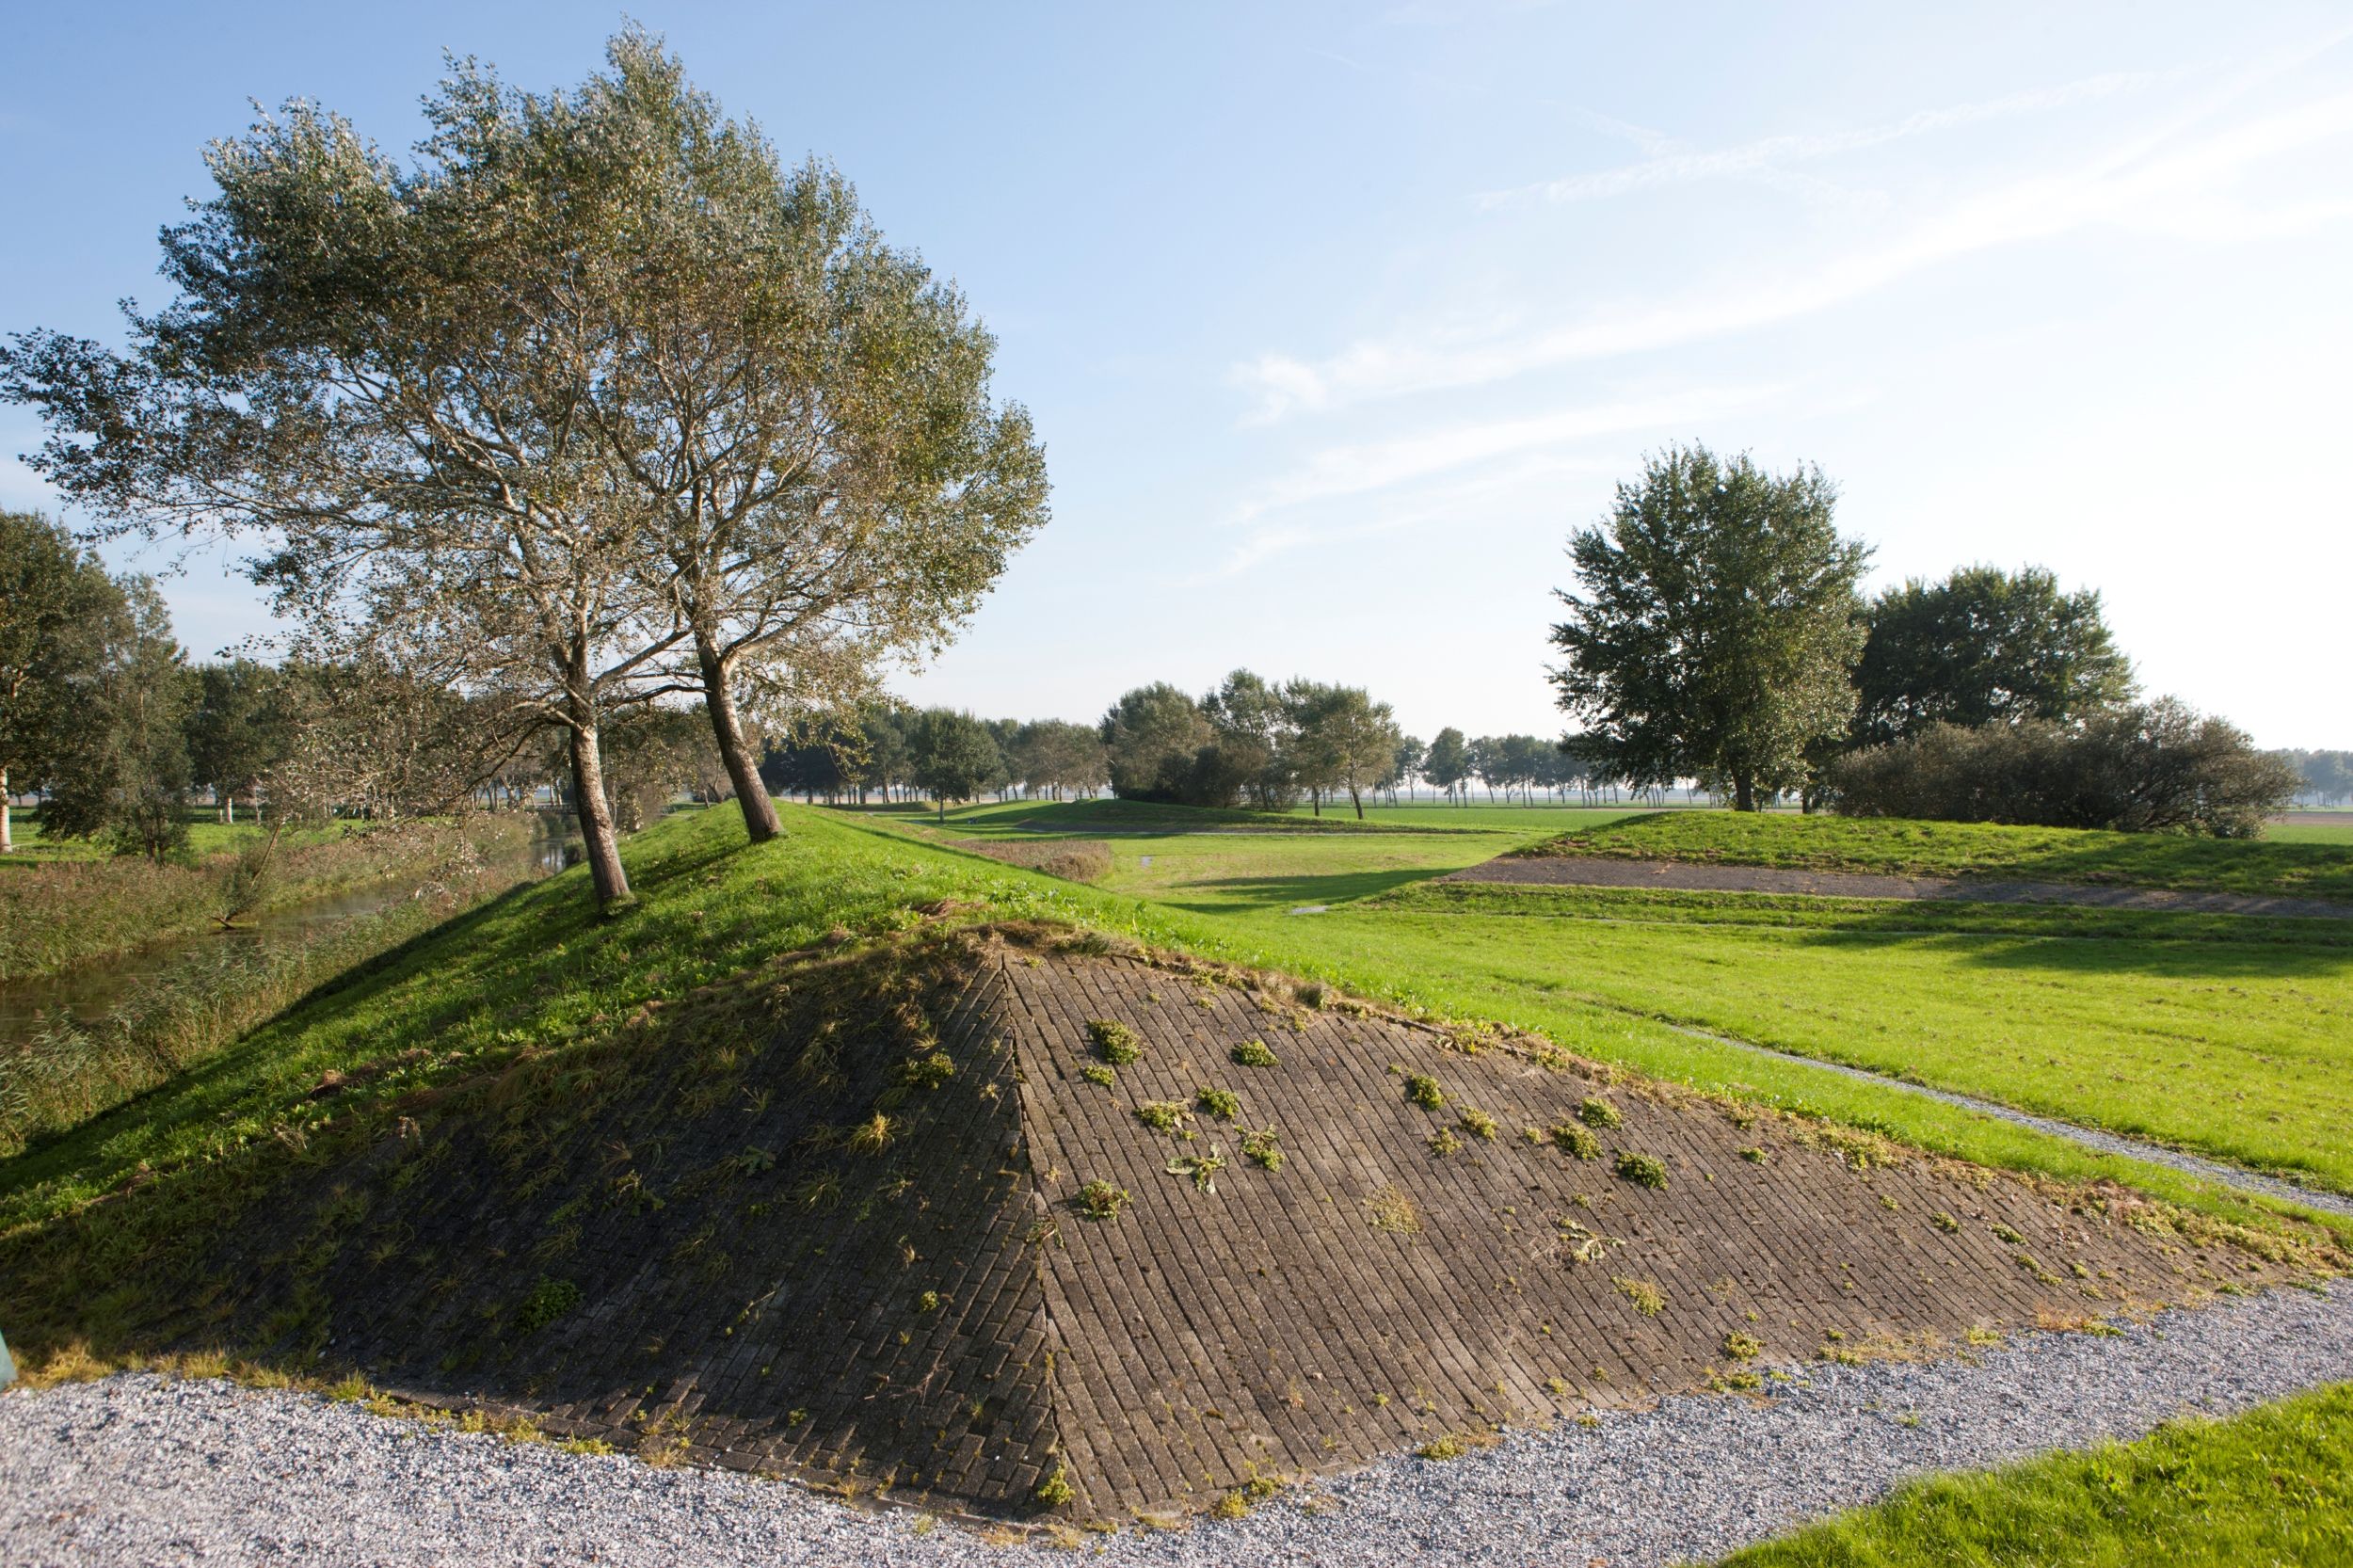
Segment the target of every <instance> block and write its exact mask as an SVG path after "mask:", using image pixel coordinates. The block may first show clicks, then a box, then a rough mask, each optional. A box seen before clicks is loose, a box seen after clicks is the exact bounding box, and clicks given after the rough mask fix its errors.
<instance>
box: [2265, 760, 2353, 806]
mask: <svg viewBox="0 0 2353 1568" xmlns="http://www.w3.org/2000/svg"><path fill="white" fill-rule="evenodd" d="M2272 755H2273V756H2275V757H2277V758H2279V759H2280V760H2281V761H2282V762H2285V763H2286V764H2287V765H2288V766H2289V767H2291V768H2294V769H2295V770H2296V776H2297V778H2298V779H2300V780H2302V782H2303V787H2302V788H2301V789H2300V790H2298V791H2297V794H2299V795H2301V796H2305V797H2308V798H2310V799H2311V800H2312V801H2313V804H2315V805H2318V806H2341V805H2343V804H2344V803H2345V801H2347V800H2353V751H2276V752H2273V753H2272Z"/></svg>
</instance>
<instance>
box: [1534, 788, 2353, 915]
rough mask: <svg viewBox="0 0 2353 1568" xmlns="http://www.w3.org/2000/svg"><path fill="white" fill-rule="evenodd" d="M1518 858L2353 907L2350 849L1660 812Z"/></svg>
mask: <svg viewBox="0 0 2353 1568" xmlns="http://www.w3.org/2000/svg"><path fill="white" fill-rule="evenodd" d="M1520 853H1521V854H1523V855H1531V856H1550V855H1563V856H1565V855H1577V856H1609V857H1611V858H1617V859H1630V860H1688V861H1701V862H1714V863H1716V864H1720V865H1728V866H1777V867H1788V868H1791V869H1796V870H1803V871H1823V872H1867V873H1873V874H1879V875H1888V876H1977V877H2003V878H2009V879H2014V880H2019V881H2030V882H2060V883H2093V884H2098V883H2116V884H2123V885H2127V886H2132V887H2141V888H2181V889H2185V890H2190V891H2199V892H2228V893H2249V894H2258V895H2263V894H2268V895H2274V896H2280V897H2290V898H2310V899H2330V900H2342V901H2347V902H2353V847H2344V846H2338V845H2333V844H2319V843H2272V842H2266V841H2262V840H2235V839H2185V838H2176V837H2174V836H2171V835H2169V834H2158V833H2102V832H2092V831H2088V830H2084V829H2079V828H2067V827H2005V826H2001V825H1998V824H1992V823H1942V822H1905V821H1900V820H1897V819H1894V818H1886V817H1827V816H1824V817H1810V816H1785V815H1781V814H1777V813H1776V814H1763V813H1746V812H1731V811H1657V812H1652V813H1650V814H1649V815H1646V816H1640V817H1629V818H1626V819H1625V820H1624V821H1621V822H1614V823H1610V824H1607V825H1604V826H1601V827H1596V828H1591V829H1584V830H1580V831H1577V832H1574V833H1565V834H1562V835H1561V837H1559V838H1557V839H1552V840H1546V841H1545V843H1543V844H1539V845H1535V846H1533V847H1531V848H1529V849H1527V850H1523V851H1521V852H1520Z"/></svg>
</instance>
